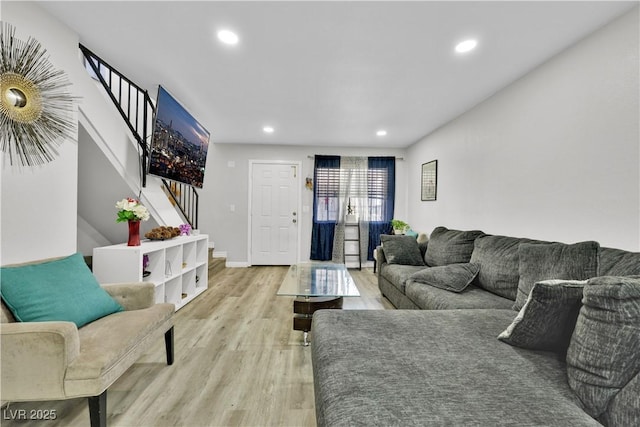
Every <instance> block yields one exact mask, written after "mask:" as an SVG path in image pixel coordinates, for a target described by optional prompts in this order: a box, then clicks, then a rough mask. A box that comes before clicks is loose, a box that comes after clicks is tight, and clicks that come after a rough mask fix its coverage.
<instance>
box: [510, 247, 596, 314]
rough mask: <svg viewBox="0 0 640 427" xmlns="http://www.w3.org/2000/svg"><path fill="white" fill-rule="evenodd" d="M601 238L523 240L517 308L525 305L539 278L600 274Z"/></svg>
mask: <svg viewBox="0 0 640 427" xmlns="http://www.w3.org/2000/svg"><path fill="white" fill-rule="evenodd" d="M599 248H600V244H599V243H598V242H592V241H589V242H580V243H574V244H572V245H567V244H564V243H546V244H543V243H520V245H519V246H518V257H519V267H518V272H519V274H520V279H519V280H518V293H517V295H516V302H515V304H514V305H513V309H514V310H520V309H522V306H523V305H524V303H525V301H526V300H527V297H528V296H529V292H531V288H533V285H534V284H535V283H536V282H540V281H542V280H549V279H561V280H587V279H590V278H592V277H595V276H597V275H598V250H599Z"/></svg>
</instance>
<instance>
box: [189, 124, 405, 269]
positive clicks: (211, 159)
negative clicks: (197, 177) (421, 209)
mask: <svg viewBox="0 0 640 427" xmlns="http://www.w3.org/2000/svg"><path fill="white" fill-rule="evenodd" d="M214 138H215V136H214ZM314 154H326V155H340V156H398V157H403V156H404V150H399V149H373V148H372V149H369V148H366V149H363V148H353V149H350V148H338V147H336V148H333V147H302V146H283V145H243V144H211V145H209V153H208V157H207V168H206V172H205V181H204V185H203V189H202V190H200V191H199V194H200V218H199V228H200V230H201V232H202V233H207V234H209V238H210V240H211V241H213V242H214V243H215V250H216V251H223V252H226V253H227V263H228V264H229V265H231V266H234V265H245V264H246V263H247V261H248V238H249V236H248V227H247V225H248V218H249V217H248V214H249V213H248V209H249V199H248V197H249V195H248V194H249V193H248V188H249V160H290V161H299V162H301V164H302V173H301V176H302V179H301V181H300V185H302V186H303V187H304V183H305V178H306V177H307V176H309V177H313V162H314V161H313V159H310V158H309V157H308V156H313V155H314ZM230 162H231V164H233V165H234V166H232V167H230V166H229V165H230ZM405 163H406V162H405V161H402V160H398V161H396V191H397V193H396V204H395V213H396V215H395V216H396V217H398V218H406V216H407V203H406V191H405V189H406V185H407V184H406V182H407V181H406V168H405ZM231 205H234V206H235V212H231V210H230V206H231ZM302 206H303V209H304V207H305V206H306V207H307V212H304V211H303V212H300V215H299V221H300V222H299V224H300V228H299V231H300V233H301V245H300V252H299V259H300V260H301V261H305V260H308V259H309V251H310V248H311V223H312V210H313V192H312V191H309V190H307V189H305V188H303V190H302Z"/></svg>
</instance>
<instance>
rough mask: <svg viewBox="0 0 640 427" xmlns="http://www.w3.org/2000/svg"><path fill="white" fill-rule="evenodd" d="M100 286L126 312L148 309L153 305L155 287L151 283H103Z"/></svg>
mask: <svg viewBox="0 0 640 427" xmlns="http://www.w3.org/2000/svg"><path fill="white" fill-rule="evenodd" d="M100 286H102V289H104V290H105V291H107V293H108V294H109V295H111V297H112V298H113V299H115V300H116V301H117V302H118V304H120V305H121V306H123V307H124V309H125V310H126V311H130V310H140V309H143V308H149V307H151V306H152V305H154V304H155V285H154V284H153V283H151V282H133V283H105V284H102V285H100Z"/></svg>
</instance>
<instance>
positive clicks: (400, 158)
mask: <svg viewBox="0 0 640 427" xmlns="http://www.w3.org/2000/svg"><path fill="white" fill-rule="evenodd" d="M344 157H364V156H344ZM374 157H385V156H374ZM388 157H391V156H388ZM307 158H308V159H315V158H316V156H307ZM396 160H404V157H396Z"/></svg>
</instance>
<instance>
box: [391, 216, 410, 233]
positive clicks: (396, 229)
mask: <svg viewBox="0 0 640 427" xmlns="http://www.w3.org/2000/svg"><path fill="white" fill-rule="evenodd" d="M391 227H393V234H404V233H405V232H406V231H407V230H408V229H409V224H407V223H406V222H404V221H402V220H399V219H392V220H391Z"/></svg>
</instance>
